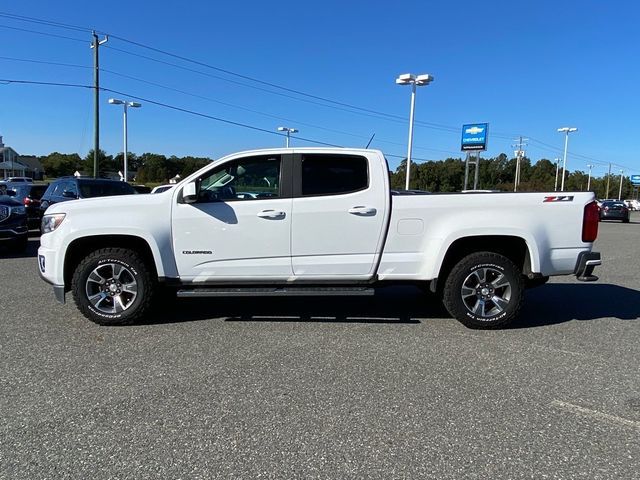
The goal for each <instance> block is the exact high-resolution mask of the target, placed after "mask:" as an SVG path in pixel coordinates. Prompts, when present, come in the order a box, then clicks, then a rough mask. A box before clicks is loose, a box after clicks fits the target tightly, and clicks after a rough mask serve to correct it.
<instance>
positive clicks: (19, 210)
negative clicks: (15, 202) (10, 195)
mask: <svg viewBox="0 0 640 480" xmlns="http://www.w3.org/2000/svg"><path fill="white" fill-rule="evenodd" d="M11 213H13V214H15V215H25V214H26V213H27V209H26V208H24V205H20V206H19V207H11Z"/></svg>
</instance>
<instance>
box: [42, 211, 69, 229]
mask: <svg viewBox="0 0 640 480" xmlns="http://www.w3.org/2000/svg"><path fill="white" fill-rule="evenodd" d="M64 217H65V214H64V213H52V214H51V215H45V216H44V217H42V224H41V225H40V233H43V234H44V233H49V232H53V231H54V230H55V229H56V228H58V227H59V226H60V224H61V223H62V221H63V220H64Z"/></svg>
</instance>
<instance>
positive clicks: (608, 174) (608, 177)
mask: <svg viewBox="0 0 640 480" xmlns="http://www.w3.org/2000/svg"><path fill="white" fill-rule="evenodd" d="M610 180H611V162H609V173H607V194H606V195H605V196H604V198H609V181H610Z"/></svg>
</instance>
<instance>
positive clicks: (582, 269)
mask: <svg viewBox="0 0 640 480" xmlns="http://www.w3.org/2000/svg"><path fill="white" fill-rule="evenodd" d="M598 265H602V260H601V259H600V252H580V254H579V255H578V260H577V261H576V268H575V270H574V271H573V273H574V275H575V276H576V277H577V279H578V280H580V281H581V282H595V281H596V280H598V277H597V276H595V275H593V269H594V268H596V267H597V266H598Z"/></svg>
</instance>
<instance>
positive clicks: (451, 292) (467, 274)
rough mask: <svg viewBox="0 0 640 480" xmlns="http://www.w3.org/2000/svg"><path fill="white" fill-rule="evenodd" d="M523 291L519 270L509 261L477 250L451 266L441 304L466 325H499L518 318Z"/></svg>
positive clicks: (487, 327) (486, 326) (491, 326)
mask: <svg viewBox="0 0 640 480" xmlns="http://www.w3.org/2000/svg"><path fill="white" fill-rule="evenodd" d="M483 277H484V281H483ZM463 287H464V289H465V293H463ZM523 293H524V281H523V277H522V272H521V271H520V269H519V268H518V267H517V266H516V265H515V264H514V263H513V262H512V261H511V260H509V259H508V258H506V257H504V256H502V255H499V254H497V253H492V252H477V253H472V254H470V255H468V256H466V257H464V258H463V259H462V260H460V261H459V262H458V263H457V264H456V266H455V267H453V269H452V270H451V273H449V276H448V277H447V279H446V281H445V284H444V289H443V303H444V306H445V307H446V309H447V311H448V312H449V313H450V314H451V316H453V317H454V318H456V319H457V320H459V321H460V322H461V323H462V324H463V325H465V326H467V327H469V328H478V329H480V328H481V329H489V328H500V327H504V326H506V325H508V324H509V323H511V322H512V321H513V320H514V319H515V318H517V316H518V314H519V312H520V307H521V306H522V300H523ZM486 308H488V309H489V310H488V311H487V310H486Z"/></svg>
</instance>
